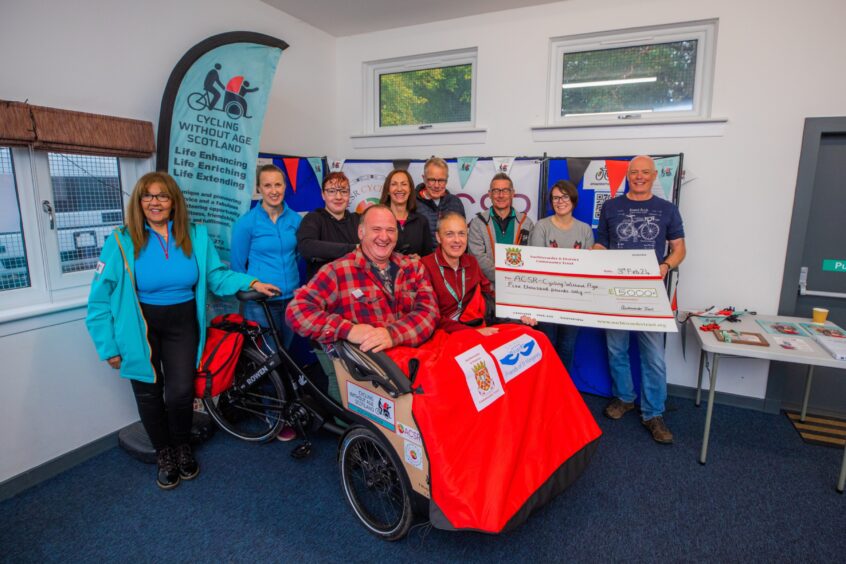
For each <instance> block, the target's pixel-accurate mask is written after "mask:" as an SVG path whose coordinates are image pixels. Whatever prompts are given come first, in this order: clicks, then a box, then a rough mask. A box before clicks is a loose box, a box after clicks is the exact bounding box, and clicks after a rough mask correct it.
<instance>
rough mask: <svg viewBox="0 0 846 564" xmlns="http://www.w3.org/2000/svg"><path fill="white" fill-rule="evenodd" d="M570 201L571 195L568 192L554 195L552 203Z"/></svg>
mask: <svg viewBox="0 0 846 564" xmlns="http://www.w3.org/2000/svg"><path fill="white" fill-rule="evenodd" d="M569 201H570V196H568V195H567V194H564V195H563V196H553V197H552V203H553V204H562V203H564V202H569Z"/></svg>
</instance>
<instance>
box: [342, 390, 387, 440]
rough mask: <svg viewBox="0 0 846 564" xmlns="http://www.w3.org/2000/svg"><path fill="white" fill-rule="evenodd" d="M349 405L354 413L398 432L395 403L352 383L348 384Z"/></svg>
mask: <svg viewBox="0 0 846 564" xmlns="http://www.w3.org/2000/svg"><path fill="white" fill-rule="evenodd" d="M347 404H348V405H349V407H350V409H351V410H352V411H355V412H356V413H359V414H361V415H364V416H365V417H367V418H368V419H370V420H372V421H375V422H376V423H378V424H379V425H382V426H383V427H385V428H387V429H390V430H391V431H395V430H396V425H395V423H394V422H395V420H394V402H393V401H391V400H389V399H386V398H383V397H382V396H380V395H377V394H374V393H373V392H371V391H370V390H365V389H364V388H362V387H361V386H357V385H356V384H353V383H352V382H347Z"/></svg>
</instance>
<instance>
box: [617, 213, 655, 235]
mask: <svg viewBox="0 0 846 564" xmlns="http://www.w3.org/2000/svg"><path fill="white" fill-rule="evenodd" d="M656 221H657V218H655V217H653V216H651V215H648V216H645V217H635V215H634V214H632V213H630V214H626V219H624V220H623V221H621V222H620V224H619V225H617V237H619V238H620V240H621V241H631V240H632V239H634V240H637V239H640V240H643V241H654V240H655V239H657V238H658V233H660V232H661V228H660V227H658V224H657V223H656Z"/></svg>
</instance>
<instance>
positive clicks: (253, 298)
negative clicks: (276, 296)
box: [235, 290, 269, 302]
mask: <svg viewBox="0 0 846 564" xmlns="http://www.w3.org/2000/svg"><path fill="white" fill-rule="evenodd" d="M235 297H236V298H238V301H239V302H261V301H264V300H267V299H269V298H268V297H267V296H265V295H264V294H262V293H261V292H259V291H257V290H246V291H239V292H236V293H235Z"/></svg>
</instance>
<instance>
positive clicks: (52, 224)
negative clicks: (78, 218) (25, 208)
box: [41, 200, 56, 231]
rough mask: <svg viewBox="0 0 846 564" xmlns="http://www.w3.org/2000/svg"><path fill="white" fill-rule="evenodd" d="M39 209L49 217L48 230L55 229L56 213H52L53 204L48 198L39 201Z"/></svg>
mask: <svg viewBox="0 0 846 564" xmlns="http://www.w3.org/2000/svg"><path fill="white" fill-rule="evenodd" d="M41 209H42V210H43V211H44V213H46V214H47V215H48V216H49V217H50V231H54V230H55V229H56V214H54V213H53V204H51V203H50V200H44V201H43V202H41Z"/></svg>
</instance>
